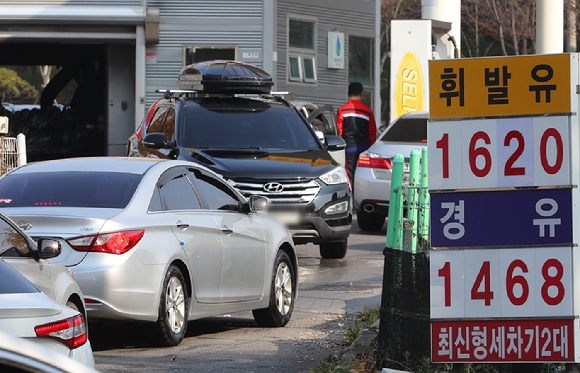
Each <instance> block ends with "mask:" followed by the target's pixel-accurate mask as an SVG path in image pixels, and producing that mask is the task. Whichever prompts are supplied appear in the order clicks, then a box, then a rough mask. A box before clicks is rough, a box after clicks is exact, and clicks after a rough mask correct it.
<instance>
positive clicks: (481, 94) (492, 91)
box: [429, 54, 576, 118]
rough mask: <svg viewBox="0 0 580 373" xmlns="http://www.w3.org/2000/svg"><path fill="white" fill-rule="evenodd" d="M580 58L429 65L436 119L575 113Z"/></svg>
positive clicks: (544, 57)
mask: <svg viewBox="0 0 580 373" xmlns="http://www.w3.org/2000/svg"><path fill="white" fill-rule="evenodd" d="M575 57H576V55H574V54H553V55H534V56H531V55H530V56H512V57H485V58H458V59H451V60H431V61H429V86H430V87H429V108H430V109H429V110H430V113H429V115H430V117H431V118H455V117H484V116H485V117H489V116H506V115H530V114H550V113H567V112H570V111H571V110H570V97H571V84H570V65H571V63H570V59H571V58H575Z"/></svg>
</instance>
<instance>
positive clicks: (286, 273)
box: [252, 250, 298, 327]
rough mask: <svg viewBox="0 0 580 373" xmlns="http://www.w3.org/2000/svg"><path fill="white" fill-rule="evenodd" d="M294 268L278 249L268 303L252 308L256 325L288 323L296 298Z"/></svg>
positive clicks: (281, 324) (269, 325) (277, 325)
mask: <svg viewBox="0 0 580 373" xmlns="http://www.w3.org/2000/svg"><path fill="white" fill-rule="evenodd" d="M297 288H298V287H297V284H296V269H295V268H294V266H293V265H292V261H291V260H290V257H289V256H288V254H286V252H285V251H282V250H279V251H278V254H277V255H276V261H275V263H274V272H273V273H272V285H271V289H270V305H269V306H268V308H262V309H259V310H253V311H252V313H253V315H254V320H256V323H257V324H258V326H266V327H280V326H284V325H286V324H288V321H290V316H292V310H293V309H294V300H295V299H296V290H297Z"/></svg>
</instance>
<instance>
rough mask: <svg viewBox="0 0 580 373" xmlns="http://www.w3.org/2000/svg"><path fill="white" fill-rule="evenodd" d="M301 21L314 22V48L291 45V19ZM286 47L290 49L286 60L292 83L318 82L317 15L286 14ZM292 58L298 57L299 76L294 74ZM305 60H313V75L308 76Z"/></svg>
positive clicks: (288, 77)
mask: <svg viewBox="0 0 580 373" xmlns="http://www.w3.org/2000/svg"><path fill="white" fill-rule="evenodd" d="M291 20H294V21H300V22H307V23H311V24H312V33H313V36H312V38H313V40H312V44H313V48H312V49H310V48H300V47H292V46H290V21H291ZM286 48H287V51H288V58H287V60H286V64H287V66H288V68H287V79H288V81H289V82H291V83H297V84H300V83H303V84H307V85H311V84H316V83H318V73H317V66H318V64H317V63H316V59H317V57H318V19H317V18H316V17H305V16H302V15H297V14H288V15H287V16H286ZM292 59H297V61H298V70H299V76H295V75H293V74H292V63H291V60H292ZM305 61H312V73H313V76H306V75H307V73H306V71H307V69H306V64H305Z"/></svg>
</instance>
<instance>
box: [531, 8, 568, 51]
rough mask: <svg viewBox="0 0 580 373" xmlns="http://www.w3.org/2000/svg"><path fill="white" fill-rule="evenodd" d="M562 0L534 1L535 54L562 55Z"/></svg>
mask: <svg viewBox="0 0 580 373" xmlns="http://www.w3.org/2000/svg"><path fill="white" fill-rule="evenodd" d="M563 48H564V0H536V54H549V53H562V52H563Z"/></svg>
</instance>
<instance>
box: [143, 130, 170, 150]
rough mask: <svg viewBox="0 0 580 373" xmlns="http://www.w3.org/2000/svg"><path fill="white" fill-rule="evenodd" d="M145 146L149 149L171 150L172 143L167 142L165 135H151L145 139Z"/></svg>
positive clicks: (158, 133)
mask: <svg viewBox="0 0 580 373" xmlns="http://www.w3.org/2000/svg"><path fill="white" fill-rule="evenodd" d="M143 145H144V146H145V147H146V148H149V149H170V148H172V147H173V143H172V142H167V141H165V134H164V133H160V132H155V133H150V134H148V135H147V136H145V137H144V138H143Z"/></svg>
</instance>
